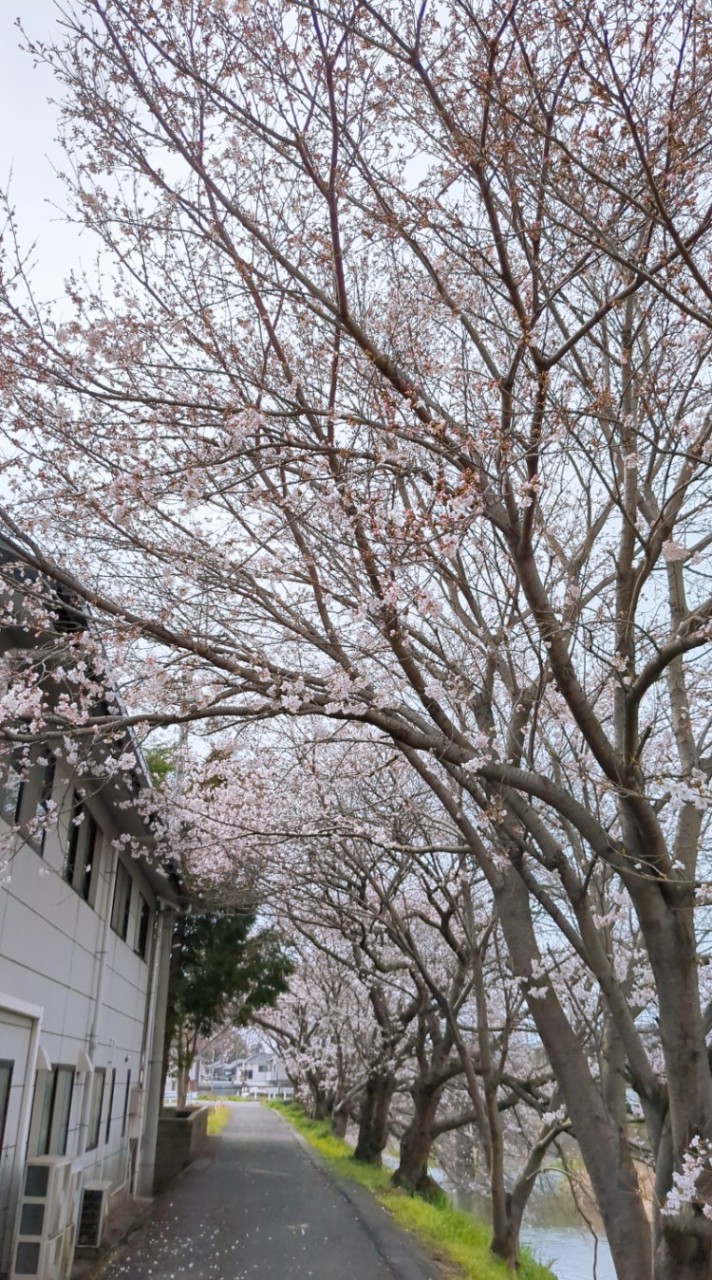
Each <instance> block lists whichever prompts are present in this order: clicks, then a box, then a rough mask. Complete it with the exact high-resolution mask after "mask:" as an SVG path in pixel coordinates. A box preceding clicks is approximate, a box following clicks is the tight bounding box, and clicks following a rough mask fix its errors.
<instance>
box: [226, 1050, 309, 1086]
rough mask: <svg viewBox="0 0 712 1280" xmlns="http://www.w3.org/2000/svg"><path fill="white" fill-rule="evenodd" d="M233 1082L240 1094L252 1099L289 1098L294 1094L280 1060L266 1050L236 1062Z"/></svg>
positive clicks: (258, 1051)
mask: <svg viewBox="0 0 712 1280" xmlns="http://www.w3.org/2000/svg"><path fill="white" fill-rule="evenodd" d="M235 1082H236V1084H237V1085H238V1087H239V1090H240V1092H241V1093H243V1094H247V1095H249V1096H250V1097H253V1098H290V1097H291V1096H292V1094H293V1093H294V1085H293V1084H292V1081H291V1080H290V1078H289V1076H288V1075H287V1071H286V1068H285V1066H284V1063H283V1062H282V1060H281V1058H278V1057H277V1055H276V1054H274V1053H271V1052H270V1051H269V1050H266V1049H258V1050H257V1051H256V1052H255V1053H251V1054H249V1055H248V1057H246V1058H239V1059H238V1060H237V1062H236V1063H235Z"/></svg>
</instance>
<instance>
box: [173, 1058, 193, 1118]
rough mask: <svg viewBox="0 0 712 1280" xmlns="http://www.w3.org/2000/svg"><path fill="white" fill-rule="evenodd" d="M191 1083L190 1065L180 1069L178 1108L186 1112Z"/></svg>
mask: <svg viewBox="0 0 712 1280" xmlns="http://www.w3.org/2000/svg"><path fill="white" fill-rule="evenodd" d="M189 1083H190V1065H188V1066H180V1067H179V1068H178V1097H177V1098H176V1107H177V1108H178V1110H179V1111H184V1110H185V1108H186V1107H187V1105H188V1085H189Z"/></svg>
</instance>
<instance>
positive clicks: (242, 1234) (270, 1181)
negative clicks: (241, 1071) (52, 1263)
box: [102, 1103, 440, 1280]
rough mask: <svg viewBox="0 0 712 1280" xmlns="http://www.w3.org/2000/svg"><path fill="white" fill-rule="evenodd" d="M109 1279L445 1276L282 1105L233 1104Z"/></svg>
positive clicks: (415, 1279) (107, 1273)
mask: <svg viewBox="0 0 712 1280" xmlns="http://www.w3.org/2000/svg"><path fill="white" fill-rule="evenodd" d="M213 1143H214V1154H213V1155H212V1156H211V1158H210V1159H208V1160H200V1161H196V1163H195V1164H194V1165H192V1166H191V1167H190V1168H189V1169H187V1170H186V1172H185V1173H184V1174H182V1175H181V1177H180V1178H178V1179H177V1181H176V1182H174V1183H173V1186H172V1187H170V1188H168V1190H167V1191H165V1192H164V1193H163V1195H162V1196H161V1197H160V1199H159V1200H158V1201H157V1203H156V1208H155V1211H154V1212H153V1213H152V1215H151V1217H150V1219H149V1221H148V1222H146V1223H145V1224H144V1225H143V1226H142V1227H141V1228H139V1230H138V1231H136V1232H135V1233H134V1235H132V1236H131V1237H130V1239H129V1242H128V1243H127V1244H126V1245H125V1246H124V1247H123V1248H122V1249H120V1250H119V1252H118V1253H117V1254H116V1255H115V1256H114V1257H113V1258H112V1260H111V1262H110V1263H109V1265H108V1267H107V1268H106V1269H105V1270H102V1280H179V1278H180V1277H190V1278H191V1280H307V1278H311V1280H437V1278H438V1276H439V1275H440V1272H439V1271H438V1269H437V1267H436V1266H435V1264H434V1263H432V1262H431V1261H430V1260H429V1259H427V1258H426V1257H425V1255H424V1254H422V1253H421V1252H420V1250H419V1249H418V1247H417V1246H416V1245H415V1244H414V1243H413V1242H412V1241H411V1240H410V1239H409V1237H407V1236H406V1235H405V1234H404V1233H403V1232H402V1231H400V1229H399V1228H398V1227H397V1226H396V1225H395V1224H394V1223H393V1221H392V1219H390V1218H389V1216H388V1214H387V1213H386V1212H385V1211H384V1210H383V1209H381V1207H380V1205H379V1204H378V1203H377V1202H376V1201H375V1200H374V1199H373V1197H371V1196H370V1195H369V1194H368V1192H364V1191H363V1190H362V1188H360V1187H356V1186H354V1185H353V1184H348V1183H346V1182H344V1183H341V1182H335V1181H334V1179H333V1178H332V1177H331V1176H330V1175H329V1174H328V1173H327V1172H326V1171H325V1170H324V1168H323V1167H321V1166H320V1164H319V1162H318V1161H315V1159H314V1157H313V1156H312V1154H311V1153H310V1152H309V1150H308V1148H307V1147H306V1145H305V1144H304V1143H303V1142H302V1140H301V1139H299V1138H298V1137H297V1135H296V1134H295V1132H294V1130H293V1129H292V1128H291V1126H290V1125H288V1124H287V1122H286V1121H285V1120H283V1119H282V1118H281V1116H279V1115H278V1114H277V1113H276V1112H274V1111H270V1110H268V1109H266V1108H265V1107H261V1106H259V1105H258V1104H256V1103H234V1104H232V1105H231V1107H230V1119H229V1121H228V1124H227V1126H226V1128H225V1129H224V1130H223V1133H222V1134H221V1135H220V1137H219V1138H218V1139H213Z"/></svg>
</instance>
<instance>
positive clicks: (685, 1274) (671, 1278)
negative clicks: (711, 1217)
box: [655, 1222, 712, 1280]
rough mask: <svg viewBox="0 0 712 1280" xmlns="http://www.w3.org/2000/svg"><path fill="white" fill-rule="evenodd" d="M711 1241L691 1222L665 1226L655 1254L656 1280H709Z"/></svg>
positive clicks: (710, 1273)
mask: <svg viewBox="0 0 712 1280" xmlns="http://www.w3.org/2000/svg"><path fill="white" fill-rule="evenodd" d="M710 1275H712V1268H711V1267H710V1240H709V1239H708V1237H707V1235H706V1233H705V1232H704V1231H703V1232H701V1233H700V1234H698V1233H697V1232H696V1231H695V1228H694V1224H693V1223H692V1222H690V1223H689V1224H687V1228H685V1227H684V1226H681V1227H680V1229H677V1228H676V1227H675V1225H674V1223H673V1224H670V1225H667V1224H666V1226H665V1228H664V1230H663V1233H662V1235H661V1237H660V1242H659V1244H658V1248H657V1250H656V1253H655V1280H709V1278H710Z"/></svg>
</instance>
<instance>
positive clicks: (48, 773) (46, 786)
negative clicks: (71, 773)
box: [33, 756, 56, 854]
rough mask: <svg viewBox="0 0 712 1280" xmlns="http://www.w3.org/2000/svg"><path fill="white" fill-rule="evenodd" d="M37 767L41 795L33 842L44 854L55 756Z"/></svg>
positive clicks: (36, 810) (36, 809)
mask: <svg viewBox="0 0 712 1280" xmlns="http://www.w3.org/2000/svg"><path fill="white" fill-rule="evenodd" d="M37 767H38V769H39V797H38V800H37V804H36V806H35V824H34V825H36V828H37V830H36V834H35V837H34V841H33V843H34V845H35V848H36V849H37V852H38V853H40V854H44V846H45V837H46V835H47V829H46V819H47V805H48V803H49V801H50V800H51V799H52V789H53V787H54V774H55V768H56V761H55V759H54V756H49V757H48V758H47V763H46V764H44V765H42V764H38V766H37Z"/></svg>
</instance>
